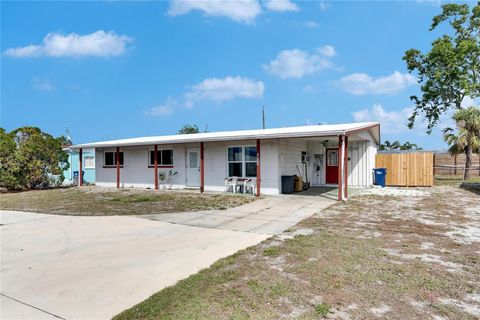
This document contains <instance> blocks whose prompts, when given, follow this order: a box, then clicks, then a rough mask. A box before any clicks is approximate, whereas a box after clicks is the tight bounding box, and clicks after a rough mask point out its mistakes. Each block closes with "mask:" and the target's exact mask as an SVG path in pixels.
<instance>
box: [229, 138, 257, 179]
mask: <svg viewBox="0 0 480 320" xmlns="http://www.w3.org/2000/svg"><path fill="white" fill-rule="evenodd" d="M227 162H228V176H229V177H247V178H252V177H256V176H257V147H254V146H243V147H228V150H227Z"/></svg>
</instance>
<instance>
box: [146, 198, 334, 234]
mask: <svg viewBox="0 0 480 320" xmlns="http://www.w3.org/2000/svg"><path fill="white" fill-rule="evenodd" d="M333 203H335V200H329V199H328V198H325V197H321V196H315V195H314V193H313V192H310V193H309V195H307V196H303V195H301V194H300V195H284V196H271V197H264V198H262V199H259V200H256V201H254V202H250V203H247V204H245V205H242V206H239V207H236V208H230V209H227V210H212V211H207V212H205V211H203V212H201V213H199V216H197V217H196V218H194V219H186V218H185V217H184V216H186V215H187V216H190V213H173V214H168V215H164V214H156V215H149V216H144V217H145V218H148V219H154V220H159V221H166V222H172V221H175V223H180V224H185V225H189V226H200V227H207V228H217V229H224V230H235V231H245V232H252V233H259V234H270V235H275V234H279V233H282V232H283V231H284V230H286V229H288V228H290V227H292V226H294V225H295V224H297V223H298V222H300V221H301V220H303V219H305V218H307V217H309V216H311V215H313V214H315V213H318V212H320V211H321V210H322V209H324V208H326V207H328V206H330V205H331V204H333ZM175 216H178V218H177V217H175Z"/></svg>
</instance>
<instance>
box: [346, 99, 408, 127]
mask: <svg viewBox="0 0 480 320" xmlns="http://www.w3.org/2000/svg"><path fill="white" fill-rule="evenodd" d="M412 112H413V108H403V109H401V110H399V111H386V110H385V109H384V108H383V107H382V105H381V104H374V105H373V106H372V108H370V109H368V108H365V109H363V110H359V111H356V112H353V113H352V116H353V119H354V120H355V121H356V122H367V121H378V122H380V125H381V128H382V132H386V133H400V132H407V131H408V130H409V129H408V127H407V123H408V117H410V115H411V114H412Z"/></svg>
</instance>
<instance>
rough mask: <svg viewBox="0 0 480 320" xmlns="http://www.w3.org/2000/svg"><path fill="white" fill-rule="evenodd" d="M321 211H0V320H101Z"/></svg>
mask: <svg viewBox="0 0 480 320" xmlns="http://www.w3.org/2000/svg"><path fill="white" fill-rule="evenodd" d="M331 203H333V201H331V200H327V199H320V198H318V197H307V196H282V197H271V198H265V199H261V200H258V201H255V202H253V203H250V204H247V205H244V206H241V207H237V208H233V209H228V210H223V211H208V212H190V213H176V214H161V215H151V216H148V219H145V217H144V218H139V217H136V216H114V217H79V216H60V215H47V214H36V213H26V212H14V211H1V212H0V218H1V219H0V223H1V227H0V230H1V231H0V233H1V234H0V235H1V288H0V289H1V294H0V309H1V311H0V318H1V319H110V318H111V317H112V316H114V315H116V314H118V313H120V312H121V311H123V310H125V309H127V308H130V307H132V306H133V305H135V304H137V303H139V302H141V301H143V300H144V299H146V298H148V297H149V296H150V295H152V294H153V293H155V292H157V291H159V290H161V289H163V288H165V287H167V286H169V285H172V284H174V283H175V282H177V281H178V280H180V279H184V278H186V277H188V276H189V275H191V274H194V273H196V272H198V271H199V270H201V269H203V268H206V267H208V266H209V265H211V264H212V263H213V262H215V261H216V260H218V259H220V258H222V257H226V256H229V255H231V254H233V253H235V252H236V251H238V250H241V249H244V248H246V247H249V246H252V245H255V244H258V243H260V242H261V241H263V240H265V239H267V238H268V237H269V236H270V235H273V234H277V233H281V232H282V231H283V230H285V229H287V228H289V227H291V226H293V225H295V224H296V223H298V222H299V221H300V220H302V219H304V218H306V217H308V216H310V215H312V214H313V213H315V212H318V211H320V210H321V209H322V208H325V207H326V206H328V205H330V204H331Z"/></svg>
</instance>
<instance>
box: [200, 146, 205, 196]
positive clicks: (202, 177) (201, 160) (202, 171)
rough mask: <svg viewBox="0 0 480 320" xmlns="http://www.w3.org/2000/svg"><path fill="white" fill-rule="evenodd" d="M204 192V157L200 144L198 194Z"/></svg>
mask: <svg viewBox="0 0 480 320" xmlns="http://www.w3.org/2000/svg"><path fill="white" fill-rule="evenodd" d="M204 191H205V157H204V145H203V142H200V192H201V193H203V192H204Z"/></svg>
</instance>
